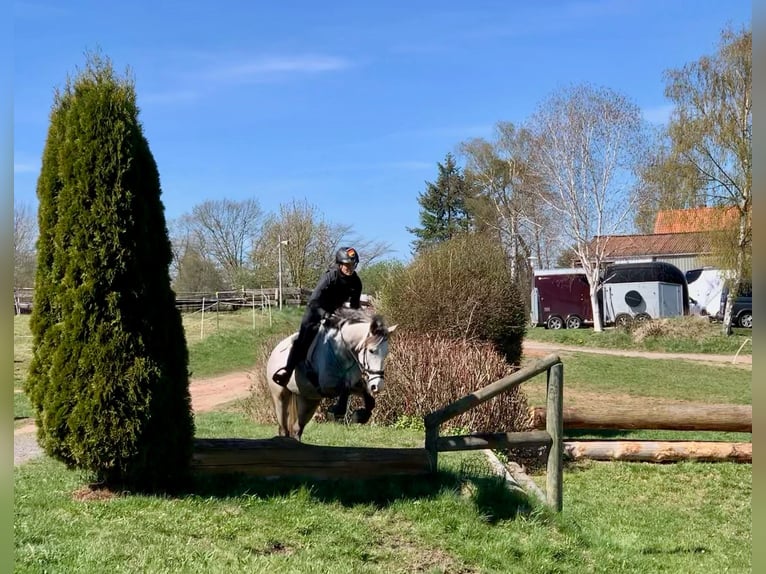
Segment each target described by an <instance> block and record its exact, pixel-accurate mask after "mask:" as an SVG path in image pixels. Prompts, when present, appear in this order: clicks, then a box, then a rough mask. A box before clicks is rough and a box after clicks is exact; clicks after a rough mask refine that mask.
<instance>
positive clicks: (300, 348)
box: [271, 310, 319, 387]
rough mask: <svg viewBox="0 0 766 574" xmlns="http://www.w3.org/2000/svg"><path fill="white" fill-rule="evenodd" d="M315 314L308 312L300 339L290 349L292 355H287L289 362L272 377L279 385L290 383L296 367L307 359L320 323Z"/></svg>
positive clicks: (304, 318)
mask: <svg viewBox="0 0 766 574" xmlns="http://www.w3.org/2000/svg"><path fill="white" fill-rule="evenodd" d="M314 315H315V313H312V312H310V311H309V310H307V311H306V314H305V315H304V316H303V320H302V321H301V328H300V331H298V337H297V338H296V339H295V341H294V342H293V346H292V347H291V348H290V353H289V354H288V355H287V362H286V363H285V366H284V367H282V368H281V369H278V370H277V372H276V373H274V375H273V376H272V377H271V378H272V380H273V381H274V382H275V383H277V384H278V385H280V386H282V387H284V386H286V385H287V383H288V382H290V377H291V376H292V374H293V371H294V370H295V367H296V366H297V365H298V363H300V362H301V361H302V360H303V359H305V358H306V353H307V352H308V349H309V346H310V345H311V341H312V340H313V339H314V335H316V332H317V326H318V324H319V321H318V320H317V319H315V317H314Z"/></svg>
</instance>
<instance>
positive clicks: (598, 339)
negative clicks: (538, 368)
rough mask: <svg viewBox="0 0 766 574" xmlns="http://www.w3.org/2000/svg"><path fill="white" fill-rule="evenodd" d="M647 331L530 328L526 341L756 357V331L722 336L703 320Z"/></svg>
mask: <svg viewBox="0 0 766 574" xmlns="http://www.w3.org/2000/svg"><path fill="white" fill-rule="evenodd" d="M650 323H651V325H649V326H647V327H645V328H639V327H636V328H634V329H633V330H632V331H626V330H624V329H616V328H613V327H609V328H607V329H605V330H604V331H602V332H600V333H596V332H595V331H594V330H593V329H592V328H582V329H546V328H545V327H529V328H528V329H527V333H526V338H527V339H530V340H532V341H544V342H549V343H560V344H562V345H573V346H581V347H596V348H609V349H634V350H643V351H662V352H666V353H712V354H724V355H733V354H734V353H736V352H737V351H738V350H740V348H741V352H742V353H745V354H752V352H753V346H752V336H753V333H752V329H740V328H735V329H734V334H733V335H731V336H726V335H724V334H722V333H721V325H720V324H719V323H710V322H709V321H708V320H706V319H704V318H700V317H694V316H692V317H677V318H672V319H662V320H659V321H651V322H650Z"/></svg>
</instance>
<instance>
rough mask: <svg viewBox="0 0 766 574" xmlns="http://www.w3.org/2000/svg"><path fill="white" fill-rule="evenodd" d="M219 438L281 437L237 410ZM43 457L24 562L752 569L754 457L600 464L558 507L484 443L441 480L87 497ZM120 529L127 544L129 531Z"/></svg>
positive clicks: (417, 437) (19, 505)
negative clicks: (748, 460)
mask: <svg viewBox="0 0 766 574" xmlns="http://www.w3.org/2000/svg"><path fill="white" fill-rule="evenodd" d="M198 432H199V433H200V434H201V435H204V436H231V435H235V436H242V437H248V436H250V437H258V436H271V435H272V434H273V429H271V428H267V427H259V426H256V425H253V424H252V423H250V422H249V421H248V420H247V419H246V418H245V417H243V416H242V415H241V414H240V413H237V412H232V411H229V412H219V413H210V414H206V415H202V416H200V417H199V418H198ZM305 440H306V442H310V443H319V444H353V445H397V446H407V445H416V444H419V443H420V441H422V435H421V434H419V433H415V432H413V431H406V430H396V429H390V428H385V429H384V428H379V427H356V428H348V427H342V426H338V425H332V424H311V425H309V427H308V429H307V431H306V435H305ZM82 485H83V483H82V477H81V476H80V474H79V473H77V472H73V471H67V470H66V469H65V468H64V467H63V466H62V465H61V464H59V463H57V462H54V461H52V460H50V459H47V458H43V459H39V460H37V461H33V462H31V463H28V464H26V465H24V466H23V467H20V468H17V469H15V471H14V497H15V505H14V514H15V517H14V530H15V545H16V554H15V558H16V568H15V572H20V573H38V572H78V573H99V574H100V573H103V572H112V573H114V574H118V573H133V572H152V573H154V572H158V573H159V572H168V573H170V572H173V573H175V572H189V573H197V572H203V573H207V572H209V573H217V572H232V573H235V572H285V573H287V572H290V573H292V572H317V573H320V572H321V573H324V572H338V573H346V572H360V573H367V572H369V573H378V572H380V573H387V574H390V573H399V572H498V573H500V572H524V573H528V572H540V573H542V572H571V573H574V574H578V573H586V572H589V573H590V572H603V573H612V572H631V573H633V572H668V573H671V572H672V573H679V572H683V573H699V572H724V571H725V572H749V571H750V567H751V561H750V548H751V542H752V539H751V532H750V520H751V511H750V496H751V471H750V466H749V465H737V464H728V463H718V464H699V463H697V464H676V465H649V464H631V463H606V464H605V463H588V464H580V465H576V466H570V467H569V468H568V469H567V470H566V472H565V476H564V511H563V513H562V514H561V515H559V516H553V515H551V513H549V512H548V511H547V510H546V509H544V508H541V507H539V506H536V505H535V503H534V502H530V501H527V500H526V499H524V498H523V497H519V496H518V495H513V494H512V493H511V492H509V491H507V490H506V489H505V488H504V487H503V485H502V483H501V482H500V481H499V479H497V478H496V477H494V476H492V475H491V474H489V472H488V470H487V466H486V463H485V461H484V459H483V458H482V455H481V454H480V453H445V454H444V455H442V456H441V457H440V471H439V474H438V475H437V476H436V477H435V478H434V479H432V480H411V479H407V480H401V479H387V480H381V481H368V482H362V481H357V480H354V479H353V478H352V477H350V478H349V480H341V481H330V482H302V481H294V480H290V481H286V480H283V481H268V480H255V479H246V478H236V477H230V478H218V479H215V480H209V479H203V478H200V479H198V480H197V481H196V482H195V483H194V484H193V485H192V486H191V487H190V488H189V489H187V490H186V491H184V492H182V493H180V494H179V495H176V496H145V495H131V494H123V495H120V496H117V497H114V498H107V497H105V498H103V499H99V498H98V497H97V496H93V495H92V494H91V495H90V498H86V499H84V500H83V499H82V497H78V496H77V493H78V492H82V489H81V487H82ZM118 541H119V543H117V542H118Z"/></svg>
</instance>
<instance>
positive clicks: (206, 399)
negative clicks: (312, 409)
mask: <svg viewBox="0 0 766 574" xmlns="http://www.w3.org/2000/svg"><path fill="white" fill-rule="evenodd" d="M570 352H577V353H600V354H605V355H619V356H623V357H644V358H647V359H681V360H687V361H695V362H699V363H703V364H729V365H731V364H734V365H736V366H738V367H742V368H750V369H752V362H753V358H752V356H751V355H742V354H740V355H738V356H737V357H736V358H735V357H734V356H733V355H706V354H690V353H652V352H648V351H627V350H619V349H596V348H585V347H575V346H566V345H557V344H551V343H543V342H539V341H524V355H525V356H526V357H529V358H532V357H542V356H545V355H547V354H549V353H570ZM252 383H253V377H252V372H248V371H244V372H235V373H227V374H225V375H220V376H218V377H212V378H209V379H198V380H193V381H192V382H191V383H190V384H189V392H190V394H191V398H192V409H193V410H194V412H195V413H202V412H207V411H211V410H213V409H215V408H216V407H218V406H220V405H223V404H226V403H229V402H231V401H234V400H237V399H242V398H245V397H247V396H248V395H249V394H250V387H251V385H252ZM41 453H42V451H41V450H40V447H39V446H38V445H37V439H36V435H35V423H34V421H30V422H27V423H22V424H20V425H19V426H18V427H17V428H16V429H15V430H14V432H13V463H14V465H16V464H20V463H22V462H25V461H27V460H29V459H30V458H33V457H35V456H38V455H40V454H41Z"/></svg>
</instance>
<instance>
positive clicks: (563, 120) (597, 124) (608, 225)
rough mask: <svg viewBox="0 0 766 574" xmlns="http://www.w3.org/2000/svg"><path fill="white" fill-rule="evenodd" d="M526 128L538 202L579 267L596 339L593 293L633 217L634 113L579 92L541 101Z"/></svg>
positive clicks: (637, 138)
mask: <svg viewBox="0 0 766 574" xmlns="http://www.w3.org/2000/svg"><path fill="white" fill-rule="evenodd" d="M530 127H531V130H532V132H533V133H534V134H535V135H536V136H537V138H538V141H537V145H536V146H535V148H534V149H535V154H534V155H535V157H534V160H533V161H534V164H533V165H534V169H535V170H536V173H537V174H538V175H539V176H540V178H541V181H542V182H543V183H544V188H543V189H542V190H541V192H540V193H538V197H539V199H540V200H541V201H544V202H545V203H547V204H548V205H549V206H550V207H551V209H552V210H553V212H554V213H555V214H556V218H557V220H556V221H557V223H558V224H559V229H560V233H561V238H562V239H563V240H564V242H565V244H566V245H569V246H572V249H573V250H574V251H575V253H576V254H577V256H578V258H579V260H580V262H581V264H582V267H583V271H584V272H585V273H586V275H587V277H588V281H589V283H590V299H591V305H592V307H593V322H594V330H596V331H601V330H602V329H603V323H602V317H601V313H600V309H599V306H598V298H597V293H598V289H600V286H601V271H602V265H603V262H604V260H605V253H606V249H607V245H608V242H609V235H614V234H617V233H619V232H621V231H623V230H624V229H625V228H626V226H627V222H628V218H629V216H630V214H631V213H632V212H633V209H634V205H633V201H634V200H633V198H634V197H635V195H634V194H633V193H631V192H632V188H633V185H634V182H635V179H634V171H635V169H636V168H637V167H638V166H639V165H640V164H641V161H642V157H643V153H642V152H643V150H644V149H645V144H646V139H645V135H646V126H645V124H644V123H643V121H642V119H641V111H640V109H639V108H638V106H636V105H635V104H633V103H631V102H630V101H628V100H627V99H626V98H625V97H624V96H622V95H620V94H618V93H616V92H614V91H612V90H609V89H606V88H600V89H597V88H593V87H591V86H587V85H580V86H575V87H573V88H569V89H565V90H562V91H560V92H557V93H555V94H554V95H553V96H551V97H550V98H549V99H548V100H547V101H545V102H544V103H543V104H542V105H541V106H540V107H539V109H538V111H537V112H536V113H535V114H534V116H533V117H532V119H531V122H530Z"/></svg>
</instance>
